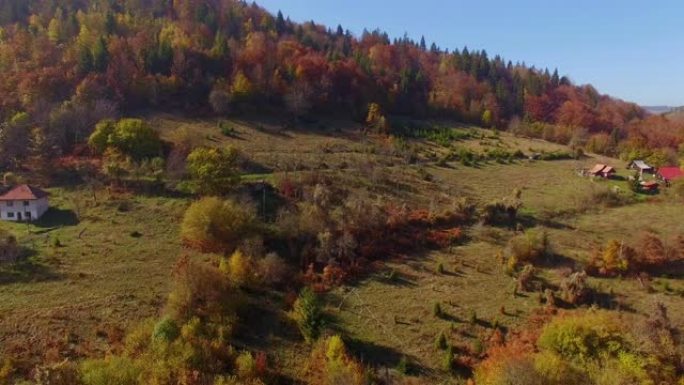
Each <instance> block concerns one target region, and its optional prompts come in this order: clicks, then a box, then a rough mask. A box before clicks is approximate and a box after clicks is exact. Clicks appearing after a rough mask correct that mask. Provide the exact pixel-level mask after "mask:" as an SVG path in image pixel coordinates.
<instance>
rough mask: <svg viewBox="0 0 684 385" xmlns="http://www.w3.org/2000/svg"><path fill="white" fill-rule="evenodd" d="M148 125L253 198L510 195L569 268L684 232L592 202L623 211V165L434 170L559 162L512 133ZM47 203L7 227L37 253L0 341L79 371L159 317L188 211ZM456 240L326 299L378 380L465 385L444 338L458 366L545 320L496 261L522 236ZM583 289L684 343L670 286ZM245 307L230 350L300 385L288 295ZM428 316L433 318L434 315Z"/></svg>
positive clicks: (11, 303)
mask: <svg viewBox="0 0 684 385" xmlns="http://www.w3.org/2000/svg"><path fill="white" fill-rule="evenodd" d="M150 121H151V123H152V125H153V126H154V127H155V128H156V129H157V130H158V131H159V132H160V133H161V135H162V137H163V138H164V139H167V140H178V138H179V137H181V138H182V139H183V140H189V141H193V142H194V143H195V144H199V145H209V146H217V147H224V146H229V145H230V146H234V147H236V148H239V149H240V150H241V152H242V153H243V154H245V155H246V156H247V157H248V158H249V163H248V164H247V166H246V170H245V175H244V178H243V180H244V181H247V182H249V181H258V180H267V181H270V182H273V183H276V182H277V181H278V180H280V179H282V178H285V177H289V178H303V177H306V176H309V177H310V176H311V175H312V174H316V173H320V174H325V175H327V176H329V177H330V178H331V179H332V180H334V181H335V183H339V184H340V185H344V186H345V187H347V188H349V189H352V190H358V191H364V192H366V193H367V194H369V195H370V197H372V198H375V199H379V200H381V201H383V202H385V203H392V204H396V205H399V204H403V203H406V204H408V205H410V206H412V207H414V208H425V209H430V210H438V209H440V208H444V207H448V206H449V205H450V204H452V202H453V200H454V198H458V197H466V198H468V199H469V200H471V201H473V202H477V203H480V204H485V203H488V202H490V201H492V200H496V199H500V198H502V197H505V196H509V195H510V194H511V193H512V192H513V190H515V189H518V190H520V191H521V198H522V201H523V208H522V209H521V218H522V223H523V226H525V227H529V228H532V227H535V228H540V229H541V228H543V229H546V230H547V231H548V234H549V237H550V241H551V244H552V246H553V248H554V252H555V253H557V254H559V255H561V256H563V258H565V259H566V260H567V261H569V263H570V264H576V265H578V266H579V265H581V264H582V263H584V262H585V261H586V259H587V258H588V255H589V254H590V252H591V250H592V249H593V248H596V247H599V246H602V245H604V244H605V243H606V242H607V241H608V240H610V239H629V240H633V239H635V238H634V237H635V236H636V235H637V234H640V233H641V232H642V231H644V230H650V231H653V232H655V233H656V234H659V235H661V236H663V237H670V236H674V235H675V234H677V233H681V231H682V227H681V223H682V221H683V220H684V205H683V204H682V202H681V201H677V200H675V199H674V198H672V197H670V196H669V195H668V194H661V195H657V196H645V195H639V196H638V197H636V198H632V199H631V201H629V202H628V203H625V204H619V205H617V206H616V207H612V206H611V205H605V204H604V203H603V202H602V201H601V200H599V199H597V198H596V196H597V194H598V193H600V192H604V191H606V190H611V191H613V190H619V192H618V194H622V195H624V196H631V192H629V189H628V186H627V177H628V176H629V175H631V172H630V171H628V170H627V169H626V168H625V166H626V165H625V163H624V162H622V161H620V160H617V159H610V158H605V157H599V156H595V155H591V154H590V155H587V156H584V157H582V158H580V159H579V160H574V159H566V160H548V161H545V160H529V159H527V158H521V159H514V160H510V161H505V162H499V161H494V160H483V161H479V162H477V163H475V164H473V165H464V164H462V163H460V162H458V161H452V160H449V161H446V162H438V161H437V158H438V157H439V154H444V153H446V152H448V151H449V150H450V148H451V149H453V147H458V148H468V149H470V150H472V151H476V152H482V151H484V150H485V149H493V148H505V149H507V150H510V151H514V150H520V151H522V152H524V153H526V154H528V153H534V152H540V151H545V152H553V151H568V149H567V148H565V147H564V146H559V145H556V144H551V143H547V142H543V141H540V140H532V139H526V138H518V137H513V136H511V135H510V134H507V133H493V132H492V131H489V130H484V129H480V128H471V127H467V128H463V127H458V128H456V129H457V130H462V131H463V130H466V131H468V132H473V133H475V134H473V136H472V137H471V138H469V139H465V140H457V141H453V142H452V143H450V144H449V145H448V146H444V145H441V144H437V143H435V142H432V141H429V140H427V139H421V138H418V139H411V140H406V141H399V140H396V139H388V138H384V137H374V136H364V135H362V134H360V133H359V130H358V128H359V127H358V126H356V125H354V124H351V123H346V122H337V121H330V122H325V124H319V125H318V126H317V127H314V129H307V130H300V129H283V128H282V127H281V124H280V123H279V122H277V121H268V120H266V121H259V120H254V121H252V120H235V121H232V120H231V121H228V122H227V123H226V124H228V125H229V126H230V133H229V135H226V134H225V133H222V132H221V130H220V128H219V124H218V123H217V122H216V121H197V120H192V119H187V118H180V117H177V116H173V115H157V116H154V117H151V118H150ZM483 137H484V138H485V139H482V138H483ZM595 163H607V164H610V165H613V166H614V167H616V168H617V169H618V178H616V179H614V180H597V179H592V178H588V177H582V176H580V175H578V172H577V170H579V169H582V168H585V169H588V168H591V167H592V166H593V165H594V164H595ZM49 192H50V194H51V196H50V203H51V210H50V211H49V212H48V213H47V214H46V216H45V217H44V218H43V219H42V220H41V221H40V222H39V223H37V224H35V225H30V226H27V225H25V224H11V223H2V224H1V226H2V227H3V228H5V229H8V230H11V231H12V232H13V233H15V234H17V236H18V238H19V241H20V243H21V244H22V245H25V246H27V247H29V248H31V249H32V250H33V253H32V255H30V256H29V257H28V258H27V259H26V260H25V261H22V262H20V263H19V264H17V265H16V266H12V267H1V268H0V341H2V342H3V344H2V345H3V346H4V347H5V349H19V350H21V349H28V350H30V351H32V352H33V354H35V355H36V356H40V355H41V354H43V355H44V354H47V353H46V352H48V351H49V348H50V346H51V342H50V341H51V340H63V339H68V340H69V341H70V342H71V343H70V345H69V346H70V347H71V349H72V350H73V351H72V355H73V356H87V355H96V356H98V355H103V354H104V353H106V352H107V351H108V350H110V349H112V348H113V346H114V345H115V344H116V343H119V342H120V341H121V339H122V336H123V335H124V334H125V331H126V330H128V329H130V328H131V327H132V326H134V325H136V324H137V323H139V322H140V321H141V320H143V319H145V318H147V317H153V316H156V315H157V314H159V312H160V310H161V308H162V306H163V304H164V301H165V298H166V296H167V294H168V292H169V288H170V287H169V285H170V282H171V280H170V276H171V274H172V269H173V266H174V263H175V261H176V260H177V258H178V257H179V256H181V255H183V254H190V255H193V256H194V253H193V252H192V251H190V250H186V249H185V248H184V247H183V246H182V245H181V243H180V240H179V236H178V230H179V223H180V220H181V219H182V216H183V213H184V211H185V209H186V208H187V207H188V205H189V203H190V202H191V200H192V198H189V197H183V196H154V195H151V196H142V195H131V194H123V193H115V192H111V191H109V190H108V189H106V188H104V187H102V188H98V189H96V190H94V192H93V191H92V190H90V189H68V188H52V189H49ZM465 233H466V237H465V240H464V241H463V242H461V243H459V244H458V245H455V246H453V247H451V248H448V249H444V250H435V251H423V252H419V253H415V254H411V255H405V256H403V257H402V258H396V259H393V260H388V261H386V262H385V263H383V264H382V265H381V266H379V267H378V268H377V269H375V270H373V271H372V272H370V273H368V274H367V275H365V276H363V277H361V278H360V279H359V280H355V281H353V282H351V283H348V284H347V285H343V286H342V287H338V288H335V289H333V290H332V291H331V292H329V293H327V294H326V295H325V301H326V312H327V313H328V315H329V316H330V319H331V322H330V326H331V328H332V329H333V330H340V331H342V333H343V334H344V335H345V336H347V337H346V338H347V339H348V340H349V346H350V349H351V350H352V351H353V352H354V353H355V354H356V355H357V356H358V357H360V358H361V359H362V360H363V361H364V362H367V363H369V364H371V365H375V366H386V367H394V366H396V365H397V363H398V362H399V360H400V359H401V357H406V358H407V359H408V360H409V362H410V367H411V372H414V373H416V374H421V375H423V376H426V377H427V378H430V379H431V380H434V381H436V382H437V381H452V382H453V383H459V382H461V380H462V379H463V378H465V377H456V379H453V378H451V377H449V376H447V375H446V373H444V371H443V369H442V368H441V367H440V359H441V357H442V355H443V352H441V351H439V350H437V349H435V338H436V336H437V335H439V333H444V334H445V335H446V337H447V340H448V341H449V343H450V344H453V345H454V346H455V347H456V353H457V354H461V353H465V352H468V353H469V354H474V355H477V354H480V353H481V352H482V349H483V344H484V343H485V340H486V338H487V337H488V336H489V335H490V334H491V332H492V330H493V327H494V326H501V327H503V328H505V329H514V328H516V327H518V326H520V325H522V324H524V323H525V321H526V319H527V318H528V317H529V316H530V315H531V314H533V313H534V311H535V309H538V308H539V307H540V306H541V305H540V302H539V296H538V295H537V294H536V293H514V291H515V290H514V289H515V287H516V282H515V279H514V278H512V277H510V276H508V275H506V274H505V273H504V269H503V267H502V266H501V264H500V262H498V261H497V254H498V253H500V251H501V250H502V249H503V248H504V247H505V246H506V244H507V242H508V240H509V239H510V238H511V237H513V236H515V235H517V234H518V230H516V229H509V228H501V227H490V226H483V225H481V224H474V225H472V226H470V227H468V228H467V229H465ZM194 257H196V258H205V257H202V256H200V255H197V256H194ZM440 265H441V266H442V267H443V271H442V272H440V268H439V266H440ZM565 266H566V265H563V264H559V265H556V266H553V265H551V266H542V267H540V268H539V273H538V276H539V277H540V278H541V279H543V280H545V281H547V282H548V283H549V284H551V285H558V284H559V282H560V280H561V279H562V277H563V269H564V268H565ZM590 284H591V285H592V287H594V288H597V289H598V290H600V291H601V292H605V293H608V292H610V293H611V296H612V297H611V298H612V299H611V300H612V301H613V302H612V303H613V304H614V305H615V306H614V308H616V309H617V308H620V309H621V310H620V311H629V312H633V313H635V314H643V315H646V314H647V313H648V311H649V309H650V306H651V305H652V303H653V301H654V300H655V299H659V300H660V301H662V302H664V303H665V304H666V305H668V307H670V309H672V311H671V313H670V314H671V316H672V319H673V321H674V322H675V324H676V325H677V326H678V327H680V328H681V327H684V314H682V313H681V312H677V311H675V310H676V309H679V308H681V306H683V305H684V285H683V284H682V283H681V281H680V280H678V279H676V277H670V278H665V277H661V278H656V279H655V280H654V284H653V288H654V290H653V291H646V290H645V289H644V288H642V287H641V286H640V284H639V283H638V282H637V281H636V280H634V279H632V278H613V279H599V278H590ZM250 301H252V302H253V305H254V309H255V310H253V311H252V312H251V313H250V314H249V315H248V319H249V320H251V321H250V324H251V325H252V328H250V329H247V330H241V331H240V333H239V334H238V336H239V337H238V341H239V343H240V344H242V345H243V346H246V347H250V348H254V349H264V350H267V351H268V352H269V354H270V355H271V357H272V360H273V362H274V365H275V366H276V367H278V368H279V370H280V371H281V372H282V373H284V375H285V376H287V377H288V378H289V379H288V381H292V382H296V380H297V379H298V378H299V377H300V376H301V373H300V372H299V371H298V370H297V369H295V368H296V362H298V360H299V359H300V358H301V357H302V356H304V355H306V354H308V353H307V352H306V351H307V348H306V346H305V345H304V344H303V342H302V341H299V340H298V338H297V333H296V329H295V328H294V327H293V326H292V324H291V322H290V321H289V320H288V317H287V314H286V310H285V306H284V305H283V303H284V302H286V301H285V299H284V298H283V295H281V294H272V295H271V294H267V293H252V294H251V296H250ZM437 303H438V304H439V306H440V307H441V310H442V314H440V315H439V316H436V315H435V314H434V307H435V304H437ZM618 304H619V305H618ZM616 311H617V310H616ZM462 374H463V375H464V376H465V375H467V373H462ZM459 378H460V379H459ZM454 381H455V382H454ZM443 383H448V382H443Z"/></svg>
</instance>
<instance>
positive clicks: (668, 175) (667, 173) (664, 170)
mask: <svg viewBox="0 0 684 385" xmlns="http://www.w3.org/2000/svg"><path fill="white" fill-rule="evenodd" d="M658 174H659V175H660V176H661V177H663V179H665V180H673V179H677V178H681V177H684V171H682V169H681V168H679V167H661V168H659V169H658Z"/></svg>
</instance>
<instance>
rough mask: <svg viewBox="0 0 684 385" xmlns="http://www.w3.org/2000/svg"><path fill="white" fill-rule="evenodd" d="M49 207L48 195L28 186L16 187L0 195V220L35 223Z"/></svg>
mask: <svg viewBox="0 0 684 385" xmlns="http://www.w3.org/2000/svg"><path fill="white" fill-rule="evenodd" d="M49 207H50V204H49V202H48V193H47V192H45V191H43V190H41V189H39V188H37V187H33V186H29V185H27V184H22V185H18V186H14V187H13V188H11V189H10V190H9V191H7V192H5V193H4V194H2V195H0V219H2V220H4V221H14V222H21V221H26V222H31V221H35V220H38V219H39V218H40V217H42V216H43V214H45V212H46V211H47V210H48V208H49Z"/></svg>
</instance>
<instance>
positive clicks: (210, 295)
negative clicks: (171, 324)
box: [167, 256, 240, 324]
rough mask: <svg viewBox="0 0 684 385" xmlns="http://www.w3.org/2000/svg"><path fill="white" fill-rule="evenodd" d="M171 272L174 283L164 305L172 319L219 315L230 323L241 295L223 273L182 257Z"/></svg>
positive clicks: (212, 267) (181, 319) (182, 319)
mask: <svg viewBox="0 0 684 385" xmlns="http://www.w3.org/2000/svg"><path fill="white" fill-rule="evenodd" d="M173 275H174V279H175V280H174V286H173V289H172V291H171V293H170V294H169V299H168V301H167V308H168V311H169V314H170V315H171V316H172V317H173V318H174V319H176V320H179V321H184V320H188V319H190V318H192V317H195V316H197V317H200V318H208V317H220V318H224V319H225V321H227V322H226V324H230V321H232V319H230V318H233V317H232V316H231V315H234V314H235V311H236V309H237V307H238V305H239V300H240V296H239V293H238V292H237V291H236V290H235V289H233V286H232V285H231V282H230V280H229V279H228V278H227V277H226V276H225V274H224V273H222V272H221V271H220V270H219V269H218V268H216V267H214V266H211V265H208V264H206V263H201V262H195V261H192V260H191V259H190V258H189V257H187V256H184V257H182V258H181V259H180V260H179V261H178V262H177V263H176V265H175V266H174V269H173Z"/></svg>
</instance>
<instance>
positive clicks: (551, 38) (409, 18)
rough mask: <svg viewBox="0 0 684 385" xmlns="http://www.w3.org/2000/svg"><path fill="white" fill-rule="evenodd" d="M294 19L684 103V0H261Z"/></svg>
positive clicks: (650, 101) (648, 100)
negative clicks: (482, 55)
mask: <svg viewBox="0 0 684 385" xmlns="http://www.w3.org/2000/svg"><path fill="white" fill-rule="evenodd" d="M257 3H258V4H260V5H261V6H263V7H265V8H266V9H268V10H270V11H272V12H274V13H275V12H277V11H278V10H279V9H280V10H282V12H283V14H284V15H285V16H289V17H290V18H291V19H292V20H294V21H299V22H301V21H309V20H312V19H313V20H315V21H316V22H317V23H321V24H325V25H328V26H330V27H336V26H337V25H338V24H341V25H342V26H343V27H344V28H345V29H349V30H350V31H352V33H354V34H356V35H359V34H360V33H361V32H362V31H363V29H364V28H367V29H369V30H372V29H375V28H380V29H381V30H384V31H386V32H387V33H389V35H390V37H401V36H403V35H404V33H407V34H408V36H409V37H412V38H414V39H416V40H418V39H420V36H421V35H424V36H425V39H426V40H427V41H428V45H429V44H430V43H431V42H432V41H434V42H436V43H437V45H438V46H440V47H442V48H449V49H453V48H462V47H463V46H466V45H467V46H468V47H469V48H474V49H485V50H487V53H488V54H489V56H490V57H491V56H494V55H496V54H500V55H501V56H503V57H504V58H505V59H507V60H512V61H513V62H516V61H521V62H522V61H524V62H526V63H527V64H529V65H535V66H536V67H549V68H550V69H551V70H553V68H558V70H559V72H560V73H561V74H563V75H567V76H569V77H570V78H571V79H572V80H573V81H574V82H576V83H578V84H584V83H591V84H593V85H594V86H596V88H597V89H598V90H599V91H601V92H602V93H607V94H610V95H613V96H616V97H619V98H622V99H625V100H629V101H634V102H637V103H640V104H642V105H677V106H679V105H684V72H683V71H682V68H681V66H682V65H683V64H684V22H683V20H684V19H683V18H682V16H684V1H681V0H678V1H677V0H666V1H660V0H653V1H649V2H647V1H634V0H622V1H618V0H567V1H565V0H556V1H552V0H547V1H543V0H515V1H514V0H489V1H479V0H469V1H462V0H452V1H447V0H441V1H440V0H419V1H415V0H414V1H408V0H260V1H257Z"/></svg>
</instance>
